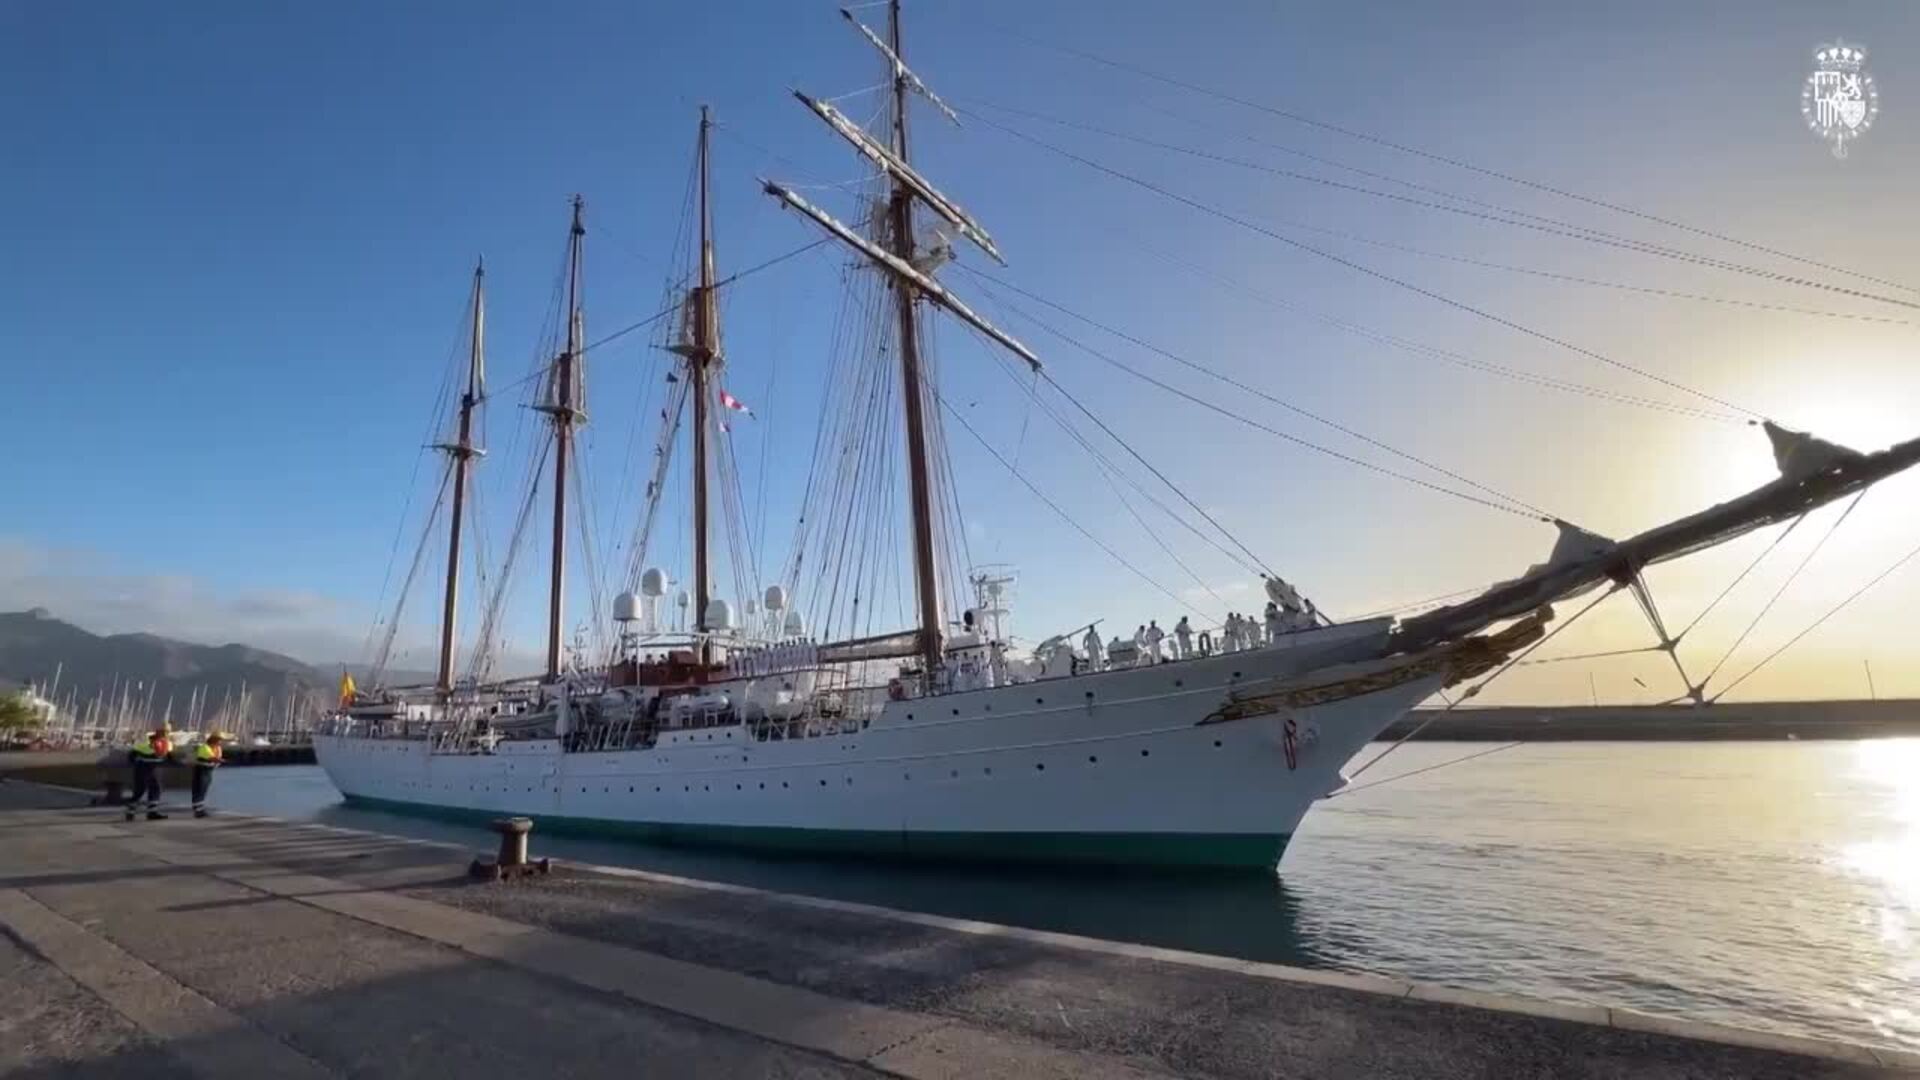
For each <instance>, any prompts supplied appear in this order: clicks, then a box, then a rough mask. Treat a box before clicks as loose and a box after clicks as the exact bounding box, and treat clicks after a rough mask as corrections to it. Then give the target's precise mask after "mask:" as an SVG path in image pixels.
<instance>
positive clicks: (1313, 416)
mask: <svg viewBox="0 0 1920 1080" xmlns="http://www.w3.org/2000/svg"><path fill="white" fill-rule="evenodd" d="M960 269H962V270H964V271H966V272H967V273H968V274H971V275H973V276H974V277H975V278H977V279H980V280H984V281H989V282H992V283H993V284H994V285H997V286H999V287H1001V288H1004V289H1009V290H1011V291H1013V292H1016V293H1019V294H1020V295H1021V296H1024V297H1026V298H1027V299H1029V300H1032V301H1034V302H1035V303H1038V304H1043V305H1045V306H1047V307H1050V308H1052V309H1053V310H1055V311H1058V312H1060V313H1061V314H1062V315H1065V316H1067V317H1068V318H1071V319H1075V320H1078V321H1079V322H1082V323H1085V324H1086V325H1088V326H1091V327H1093V328H1094V329H1096V330H1103V331H1105V332H1107V333H1109V334H1111V335H1113V336H1114V337H1117V338H1119V339H1120V340H1122V341H1127V342H1131V343H1132V344H1134V345H1137V346H1139V347H1140V348H1143V349H1146V350H1147V351H1148V352H1152V353H1157V354H1159V355H1161V356H1164V357H1166V358H1167V359H1169V360H1172V361H1174V362H1175V363H1178V364H1181V365H1183V366H1185V367H1189V368H1192V369H1193V370H1195V371H1198V372H1200V373H1201V374H1203V375H1207V376H1210V377H1212V378H1215V379H1218V380H1220V381H1221V382H1223V383H1226V384H1227V385H1228V386H1231V387H1233V388H1235V389H1237V390H1242V391H1245V392H1246V393H1249V394H1252V395H1253V396H1255V397H1257V398H1260V399H1261V400H1262V401H1267V402H1271V403H1272V404H1275V405H1278V406H1280V407H1281V408H1283V409H1286V410H1287V411H1289V412H1292V413H1295V414H1298V415H1300V416H1304V417H1306V418H1307V419H1309V420H1312V421H1314V422H1315V423H1318V424H1322V425H1324V426H1326V427H1330V428H1332V429H1333V430H1335V431H1338V432H1340V433H1341V434H1343V435H1346V436H1348V437H1350V438H1354V439H1358V440H1360V441H1361V442H1363V443H1366V444H1367V445H1368V446H1372V447H1374V448H1375V449H1379V450H1384V451H1386V452H1387V453H1389V454H1392V455H1394V456H1395V457H1399V458H1404V459H1405V460H1407V461H1411V462H1413V463H1414V464H1416V465H1420V466H1423V467H1425V468H1428V469H1432V470H1433V471H1434V472H1437V473H1439V474H1441V475H1442V476H1446V477H1450V478H1451V479H1454V480H1458V481H1460V482H1461V483H1463V484H1466V485H1467V486H1469V487H1473V488H1478V489H1479V490H1481V491H1484V492H1486V493H1487V494H1489V495H1492V496H1493V497H1495V498H1497V499H1501V500H1503V501H1505V502H1509V503H1512V504H1513V505H1514V506H1517V507H1520V508H1522V509H1524V510H1528V511H1531V512H1532V513H1534V514H1535V515H1538V516H1539V517H1542V518H1553V517H1555V516H1556V515H1554V514H1551V513H1548V512H1547V511H1545V510H1542V509H1540V508H1539V507H1537V506H1535V505H1533V504H1532V503H1530V502H1527V501H1526V500H1524V499H1516V498H1514V497H1513V496H1511V495H1508V494H1507V493H1506V492H1504V491H1501V490H1499V489H1498V488H1493V487H1489V486H1487V485H1486V484H1482V483H1480V482H1479V481H1477V480H1473V479H1470V478H1468V477H1465V476H1462V475H1460V474H1459V473H1457V472H1454V471H1453V470H1452V469H1448V468H1446V467H1444V466H1441V465H1436V464H1434V463H1433V462H1431V461H1428V460H1426V459H1425V458H1422V457H1419V456H1418V455H1415V454H1410V453H1408V452H1406V451H1405V450H1400V449H1398V448H1396V447H1393V446H1389V445H1387V444H1386V443H1384V442H1381V441H1380V440H1378V439H1375V438H1373V437H1372V436H1369V435H1364V434H1362V433H1360V432H1358V431H1355V430H1353V429H1352V428H1350V427H1347V426H1346V425H1344V424H1341V423H1339V422H1337V421H1334V420H1329V419H1327V418H1326V417H1324V416H1321V415H1320V414H1318V413H1315V412H1312V411H1310V410H1308V409H1304V408H1301V407H1300V406H1298V405H1295V404H1293V403H1292V402H1290V401H1287V400H1285V399H1284V398H1279V397H1275V396H1274V395H1272V394H1269V393H1267V392H1265V391H1263V390H1260V389H1259V388H1257V387H1254V386H1250V385H1248V384H1246V383H1243V382H1241V381H1240V380H1238V379H1235V378H1233V377H1231V376H1229V375H1223V374H1221V373H1220V372H1217V371H1215V370H1213V369H1212V368H1209V367H1207V366H1206V365H1204V364H1201V363H1199V362H1197V361H1194V360H1189V359H1188V358H1186V357H1184V356H1181V355H1179V354H1177V353H1175V352H1172V351H1171V350H1168V349H1164V348H1161V347H1160V346H1158V345H1155V344H1153V343H1152V342H1149V341H1145V340H1143V339H1141V338H1137V337H1135V336H1133V335H1132V334H1129V333H1127V332H1126V331H1124V330H1120V329H1118V328H1116V327H1113V326H1109V325H1107V324H1105V323H1102V322H1099V321H1098V320H1096V319H1093V318H1090V317H1089V316H1086V315H1082V314H1080V313H1079V312H1077V311H1074V310H1072V309H1071V308H1068V307H1066V306H1064V305H1061V304H1057V303H1055V302H1053V301H1052V300H1048V299H1047V298H1046V297H1043V296H1039V295H1036V294H1034V293H1031V292H1028V291H1027V290H1026V289H1023V288H1021V287H1020V286H1018V285H1014V284H1012V283H1010V282H1006V281H1002V280H1000V279H998V278H994V277H990V276H988V275H986V274H984V273H981V272H980V271H978V270H975V269H973V268H972V267H969V266H962V267H960Z"/></svg>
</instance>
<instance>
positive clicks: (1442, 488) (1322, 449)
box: [1002, 300, 1550, 573]
mask: <svg viewBox="0 0 1920 1080" xmlns="http://www.w3.org/2000/svg"><path fill="white" fill-rule="evenodd" d="M1002 303H1005V301H1004V300H1003V301H1002ZM1006 306H1007V309H1008V310H1009V311H1012V312H1014V313H1015V314H1017V315H1019V316H1021V317H1022V318H1024V319H1026V320H1027V321H1028V322H1031V323H1033V325H1035V326H1037V327H1039V328H1040V329H1042V330H1045V331H1047V332H1048V333H1049V334H1052V335H1053V336H1054V337H1057V338H1059V339H1060V340H1062V341H1064V342H1066V343H1067V344H1069V345H1072V346H1073V347H1075V348H1077V349H1079V350H1080V351H1082V352H1084V353H1086V354H1088V355H1089V356H1092V357H1094V358H1095V359H1097V360H1100V361H1102V362H1104V363H1107V364H1110V365H1112V366H1113V367H1116V368H1119V369H1120V370H1121V371H1124V372H1126V373H1127V374H1129V375H1132V376H1133V377H1134V378H1136V379H1139V380H1141V381H1142V382H1145V383H1148V384H1150V385H1152V386H1155V387H1157V388H1159V389H1161V390H1164V391H1165V392H1167V393H1169V394H1172V395H1174V396H1175V397H1179V398H1181V399H1183V400H1186V401H1189V402H1192V403H1193V404H1195V405H1198V406H1200V407H1201V408H1204V409H1207V410H1209V411H1211V412H1216V413H1219V414H1220V415H1222V416H1225V417H1227V418H1229V419H1232V420H1236V421H1238V422H1240V423H1242V424H1245V425H1246V426H1248V427H1251V428H1254V429H1255V430H1258V431H1262V432H1265V433H1267V434H1269V435H1272V436H1274V437H1275V438H1278V439H1282V440H1285V441H1286V442H1289V443H1293V444H1295V445H1297V446H1301V447H1304V448H1306V449H1308V450H1312V451H1314V452H1316V453H1319V454H1324V455H1326V456H1327V457H1331V458H1334V459H1336V460H1339V461H1343V462H1346V463H1347V464H1349V465H1355V466H1358V467H1360V468H1362V469H1366V470H1368V471H1369V472H1375V473H1379V474H1380V475H1382V476H1387V477H1390V478H1392V479H1395V480H1400V481H1402V482H1405V483H1409V484H1413V485H1415V486H1417V487H1422V488H1426V489H1427V490H1429V491H1434V492H1438V493H1440V494H1443V495H1450V496H1452V497H1453V498H1456V499H1461V500H1464V501H1466V502H1470V503H1474V504H1477V505H1480V506H1484V507H1486V508H1488V509H1491V510H1498V511H1500V512H1501V513H1505V514H1512V515H1515V516H1517V517H1522V518H1527V519H1529V520H1537V519H1542V518H1548V519H1549V520H1550V516H1549V515H1544V514H1541V513H1538V512H1535V511H1530V510H1527V509H1524V508H1523V507H1524V504H1522V505H1521V506H1515V505H1513V504H1511V503H1509V502H1496V501H1495V500H1493V499H1489V498H1485V497H1483V496H1480V495H1475V494H1472V493H1471V492H1465V491H1460V490H1458V489H1455V488H1450V487H1447V486H1446V485H1444V484H1437V483H1434V482H1433V481H1431V480H1426V479H1422V478H1421V477H1418V476H1413V475H1411V474H1409V473H1404V472H1400V471H1398V470H1396V469H1390V468H1387V467H1386V466H1384V465H1379V464H1376V463H1374V462H1371V461H1367V460H1366V459H1364V458H1357V457H1354V456H1353V455H1351V454H1347V453H1344V452H1342V451H1339V450H1335V449H1333V448H1332V447H1329V446H1323V445H1321V444H1320V443H1316V442H1313V441H1312V440H1309V439H1305V438H1302V437H1300V436H1298V435H1294V434H1292V433H1291V432H1286V431H1282V430H1280V429H1279V428H1276V427H1273V426H1272V425H1270V424H1266V423H1263V422H1262V421H1259V420H1255V419H1253V418H1252V417H1248V416H1243V415H1241V414H1240V413H1237V412H1234V411H1233V410H1231V409H1228V408H1226V407H1225V406H1222V405H1218V404H1215V403H1214V402H1211V401H1208V400H1206V399H1205V398H1202V397H1199V396H1197V395H1195V394H1191V393H1189V392H1187V391H1185V390H1182V389H1180V388H1179V387H1177V386H1174V385H1172V384H1170V383H1168V382H1166V381H1164V380H1161V379H1158V378H1155V377H1154V376H1152V375H1149V374H1147V373H1146V372H1143V371H1141V370H1140V369H1138V368H1136V367H1133V366H1132V365H1130V364H1127V363H1125V362H1123V361H1120V360H1117V359H1115V358H1114V357H1112V356H1110V355H1108V354H1107V353H1104V352H1101V351H1100V350H1098V349H1095V348H1094V347H1093V346H1091V345H1088V344H1086V343H1085V342H1083V341H1080V340H1079V339H1078V338H1075V337H1073V336H1072V335H1070V334H1067V333H1066V332H1065V331H1062V330H1060V329H1058V328H1056V327H1054V326H1052V325H1050V324H1049V323H1047V322H1045V321H1044V320H1041V319H1038V318H1036V317H1034V316H1033V315H1031V314H1030V313H1028V312H1026V311H1023V310H1022V309H1020V308H1019V307H1016V306H1014V305H1012V304H1007V305H1006ZM1041 378H1043V379H1045V380H1046V381H1047V382H1048V383H1049V384H1050V385H1052V386H1053V387H1054V388H1055V389H1056V390H1059V391H1060V392H1061V393H1062V394H1063V395H1065V394H1066V390H1065V388H1064V387H1062V386H1061V385H1060V383H1059V381H1058V380H1056V379H1054V378H1053V376H1052V374H1051V373H1049V372H1044V371H1043V372H1042V373H1041ZM1069 400H1073V399H1072V398H1071V396H1070V395H1069ZM1075 404H1076V405H1077V406H1078V402H1077V401H1076V402H1075ZM1079 407H1080V408H1081V409H1082V411H1086V409H1085V406H1079ZM1087 415H1088V418H1089V419H1091V420H1093V422H1094V423H1095V424H1097V425H1099V426H1100V428H1101V430H1103V431H1106V432H1107V433H1108V434H1109V435H1110V436H1112V437H1113V438H1114V439H1115V441H1118V442H1122V443H1123V444H1124V440H1121V439H1120V438H1119V436H1118V435H1115V434H1114V433H1113V432H1112V429H1111V428H1108V427H1107V425H1106V424H1105V422H1104V421H1102V420H1100V419H1099V418H1098V417H1097V416H1095V415H1094V414H1093V413H1091V412H1090V411H1088V412H1087ZM1149 467H1150V468H1151V466H1149ZM1156 472H1157V470H1156ZM1161 480H1162V481H1163V482H1166V483H1167V485H1168V486H1169V487H1174V489H1175V490H1176V491H1180V489H1179V488H1178V487H1175V485H1173V484H1172V482H1171V481H1167V480H1166V478H1165V477H1164V476H1162V477H1161ZM1181 497H1182V498H1183V499H1185V500H1187V501H1188V504H1189V505H1192V506H1194V508H1195V510H1196V511H1198V512H1200V513H1201V514H1202V515H1203V516H1206V517H1207V520H1208V521H1209V522H1210V523H1212V524H1213V525H1214V527H1215V528H1220V527H1221V526H1220V525H1219V523H1218V522H1217V521H1214V520H1213V518H1212V517H1211V516H1210V515H1206V513H1205V511H1204V510H1200V508H1199V507H1198V505H1197V504H1194V503H1193V502H1192V500H1191V497H1190V496H1188V495H1186V494H1185V492H1184V491H1181ZM1222 531H1223V532H1224V529H1223V530H1222ZM1235 543H1236V544H1238V543H1239V542H1238V541H1237V540H1236V541H1235ZM1243 550H1245V549H1244V546H1243ZM1247 554H1248V555H1249V557H1252V558H1254V559H1255V560H1256V562H1257V561H1258V557H1257V556H1254V555H1253V553H1252V552H1251V551H1248V552H1247ZM1261 567H1262V569H1263V570H1266V567H1265V564H1264V563H1263V564H1261ZM1266 572H1267V573H1271V572H1272V571H1271V570H1266Z"/></svg>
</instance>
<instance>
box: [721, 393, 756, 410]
mask: <svg viewBox="0 0 1920 1080" xmlns="http://www.w3.org/2000/svg"><path fill="white" fill-rule="evenodd" d="M720 404H722V405H725V406H726V407H727V408H729V409H732V410H733V411H734V412H743V413H746V414H747V415H748V416H752V415H753V410H752V409H749V408H747V403H746V402H744V401H741V400H740V399H739V398H737V397H734V396H733V395H732V394H729V393H727V392H726V391H725V390H722V391H720Z"/></svg>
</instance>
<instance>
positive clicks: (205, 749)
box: [193, 743, 220, 765]
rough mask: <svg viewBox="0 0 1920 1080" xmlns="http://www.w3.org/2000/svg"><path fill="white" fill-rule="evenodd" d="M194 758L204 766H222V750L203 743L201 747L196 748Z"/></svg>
mask: <svg viewBox="0 0 1920 1080" xmlns="http://www.w3.org/2000/svg"><path fill="white" fill-rule="evenodd" d="M193 757H194V760H195V761H198V762H199V763H200V764H202V765H218V764H220V748H219V747H217V746H208V745H207V744H206V743H201V744H200V745H199V746H196V747H194V749H193Z"/></svg>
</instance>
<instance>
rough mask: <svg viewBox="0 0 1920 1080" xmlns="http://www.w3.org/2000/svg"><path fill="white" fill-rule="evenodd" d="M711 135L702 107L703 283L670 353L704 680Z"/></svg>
mask: <svg viewBox="0 0 1920 1080" xmlns="http://www.w3.org/2000/svg"><path fill="white" fill-rule="evenodd" d="M712 130H713V119H712V117H711V115H710V114H709V113H708V111H707V107H706V106H705V105H702V106H700V139H699V148H698V152H697V154H696V157H697V160H698V171H699V185H700V195H699V200H700V205H699V217H700V251H699V262H700V267H699V271H700V283H699V284H698V285H695V286H694V287H693V288H692V289H691V290H689V291H688V294H687V324H686V326H685V328H684V330H685V333H684V334H683V337H682V340H681V341H680V342H679V343H677V344H675V345H673V346H672V347H671V348H672V351H673V352H675V353H677V354H679V356H680V357H681V359H682V360H683V361H684V362H685V364H686V373H687V386H688V388H689V393H690V394H691V395H692V397H693V619H694V623H693V626H694V632H695V634H696V635H697V637H698V640H699V646H698V648H699V659H700V671H701V672H702V677H703V678H704V673H705V671H706V668H707V666H708V665H709V664H710V663H711V662H712V659H713V646H712V643H711V642H710V641H709V640H708V637H707V631H708V625H707V608H708V605H710V604H711V603H712V602H713V585H712V579H711V576H710V574H709V569H708V565H707V556H708V541H707V481H708V474H709V472H710V471H711V470H710V469H709V467H708V465H707V451H708V444H707V439H708V435H707V428H708V427H709V426H710V425H711V424H712V420H711V417H710V414H711V411H712V410H711V406H712V393H713V391H712V386H711V383H712V377H713V375H714V372H715V369H717V368H718V367H719V366H720V318H719V311H718V308H717V306H716V305H715V304H714V267H713V207H712V202H711V198H710V195H709V191H710V187H711V184H710V175H711V167H710V162H709V152H708V144H709V142H710V137H711V133H712Z"/></svg>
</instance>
